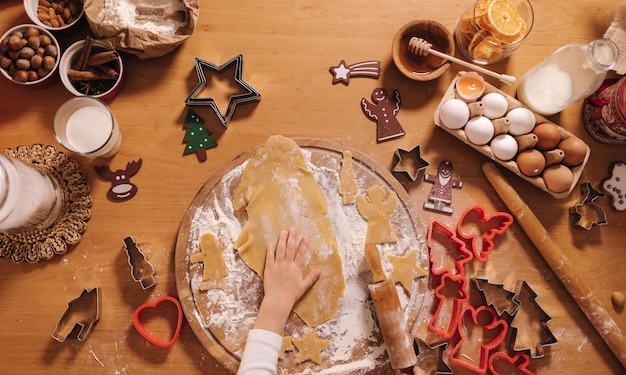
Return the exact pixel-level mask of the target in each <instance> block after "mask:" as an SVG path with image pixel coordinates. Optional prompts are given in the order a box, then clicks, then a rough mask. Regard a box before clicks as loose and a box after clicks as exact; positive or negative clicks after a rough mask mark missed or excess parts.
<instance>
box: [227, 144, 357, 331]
mask: <svg viewBox="0 0 626 375" xmlns="http://www.w3.org/2000/svg"><path fill="white" fill-rule="evenodd" d="M233 206H234V208H235V210H239V209H241V208H245V209H246V212H247V214H248V220H247V222H246V224H245V225H244V227H243V229H242V231H241V234H240V235H239V237H238V238H237V240H236V241H235V244H234V247H235V249H237V250H238V251H239V254H240V256H241V258H242V259H243V260H244V262H246V264H247V265H248V266H249V267H250V268H252V269H253V270H254V271H255V272H256V273H257V274H259V275H260V276H261V277H263V270H264V267H265V253H266V250H267V246H268V244H269V243H275V242H276V240H277V239H278V235H279V233H280V231H281V230H285V229H289V228H290V227H296V228H298V233H299V235H307V236H308V237H309V259H307V261H306V265H305V270H304V273H305V274H306V273H308V272H309V270H311V269H313V268H319V269H320V270H321V271H322V274H321V276H320V278H319V280H318V281H317V282H316V283H315V284H314V285H313V287H312V288H311V289H309V290H308V291H307V293H306V294H305V295H304V296H303V297H302V299H300V301H298V303H296V305H295V306H294V311H295V313H296V314H298V316H299V317H300V318H301V319H302V320H303V321H304V322H305V323H306V324H307V325H308V326H309V327H314V326H316V325H318V324H321V323H323V322H325V321H327V320H328V319H330V318H332V317H334V316H335V315H336V313H337V309H338V307H339V300H340V299H341V297H342V295H343V291H344V288H345V280H344V276H343V268H342V262H341V256H340V255H339V252H338V246H337V239H336V236H335V233H334V230H333V226H332V222H331V220H330V218H329V217H328V216H327V212H328V201H327V200H326V196H325V195H324V192H323V191H322V188H321V187H320V186H319V185H318V183H317V181H316V180H315V177H314V175H313V172H312V171H311V170H310V169H309V168H308V166H307V164H306V160H305V158H304V155H303V154H302V150H301V149H300V147H299V146H298V145H297V144H296V143H295V142H294V141H292V140H291V139H288V138H285V137H282V136H272V137H270V138H269V139H268V140H267V142H266V143H265V144H264V145H263V146H261V147H260V148H259V149H257V150H256V152H255V154H254V156H253V157H252V158H250V159H249V161H248V164H247V165H246V167H245V168H244V170H243V173H242V175H241V181H240V182H239V185H238V186H237V188H236V189H235V192H234V197H233Z"/></svg>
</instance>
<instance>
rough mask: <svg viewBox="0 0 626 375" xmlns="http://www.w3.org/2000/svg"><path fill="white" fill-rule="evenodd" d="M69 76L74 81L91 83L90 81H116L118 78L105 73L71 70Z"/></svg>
mask: <svg viewBox="0 0 626 375" xmlns="http://www.w3.org/2000/svg"><path fill="white" fill-rule="evenodd" d="M67 76H68V77H69V79H70V80H72V81H90V80H98V79H102V80H114V79H115V78H116V77H117V76H114V77H111V76H110V75H109V74H107V73H104V72H92V71H89V70H76V69H70V70H69V71H68V72H67Z"/></svg>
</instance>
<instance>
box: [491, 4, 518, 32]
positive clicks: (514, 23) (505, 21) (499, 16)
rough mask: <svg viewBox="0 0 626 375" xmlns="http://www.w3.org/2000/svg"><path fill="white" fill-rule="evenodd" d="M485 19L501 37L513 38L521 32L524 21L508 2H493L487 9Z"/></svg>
mask: <svg viewBox="0 0 626 375" xmlns="http://www.w3.org/2000/svg"><path fill="white" fill-rule="evenodd" d="M487 18H488V20H489V24H490V25H491V27H492V28H493V29H494V31H496V32H498V33H499V34H502V35H503V36H514V35H517V34H519V32H520V31H521V30H522V24H523V23H524V19H523V18H522V17H521V16H520V14H519V12H518V11H517V8H516V7H515V5H513V3H511V2H510V1H509V0H494V1H493V2H492V3H491V4H489V8H488V9H487Z"/></svg>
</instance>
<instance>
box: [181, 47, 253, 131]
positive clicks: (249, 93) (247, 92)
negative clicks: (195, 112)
mask: <svg viewBox="0 0 626 375" xmlns="http://www.w3.org/2000/svg"><path fill="white" fill-rule="evenodd" d="M232 65H234V66H235V76H234V81H235V82H236V83H237V84H238V86H239V87H240V88H241V90H242V92H241V93H238V94H234V95H232V96H231V97H230V98H229V99H228V108H227V109H226V113H222V111H220V109H219V108H218V106H217V103H216V102H215V99H213V98H200V97H197V94H199V93H201V92H202V90H204V89H205V88H206V87H207V80H206V76H205V74H204V68H208V69H210V70H213V71H214V72H216V73H218V74H219V73H221V72H223V71H226V70H228V69H229V68H230V67H231V66H232ZM196 73H197V74H198V81H199V82H198V85H197V86H196V87H195V88H194V89H193V91H192V92H191V93H190V94H189V96H188V97H187V99H185V104H187V105H191V106H209V107H211V108H212V109H213V111H215V114H216V115H217V117H218V119H219V120H220V122H221V123H222V125H224V127H226V126H228V122H229V121H230V119H231V117H232V116H233V114H234V113H235V108H236V107H237V104H239V103H245V102H249V101H252V100H259V99H260V98H261V94H260V93H259V92H258V91H257V90H255V89H254V87H252V86H250V85H249V84H248V83H247V82H246V81H244V80H243V79H242V78H241V76H242V73H243V55H238V56H235V57H233V58H232V59H230V60H229V61H227V62H226V63H224V64H223V65H220V66H218V65H215V64H213V63H210V62H208V61H205V60H202V59H200V58H197V57H196Z"/></svg>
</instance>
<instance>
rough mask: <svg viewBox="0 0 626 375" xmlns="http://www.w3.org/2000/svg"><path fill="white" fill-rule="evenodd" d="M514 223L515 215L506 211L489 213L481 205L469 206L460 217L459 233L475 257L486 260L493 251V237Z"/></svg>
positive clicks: (482, 260)
mask: <svg viewBox="0 0 626 375" xmlns="http://www.w3.org/2000/svg"><path fill="white" fill-rule="evenodd" d="M511 224H513V217H512V216H511V215H510V214H508V213H506V212H496V213H494V214H491V215H490V214H487V212H486V211H485V208H484V207H483V206H480V205H473V206H470V207H468V208H467V209H466V210H465V211H463V213H462V214H461V216H460V217H459V223H458V225H457V229H456V230H457V235H458V237H459V238H461V239H462V240H463V241H465V243H466V246H467V248H468V249H469V250H471V251H472V253H473V254H474V258H476V259H478V260H480V261H481V262H486V261H487V259H488V258H489V255H490V254H491V252H492V251H493V248H494V243H493V239H494V237H495V236H496V235H498V234H502V233H504V232H505V231H506V230H507V229H508V228H509V227H510V226H511Z"/></svg>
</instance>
